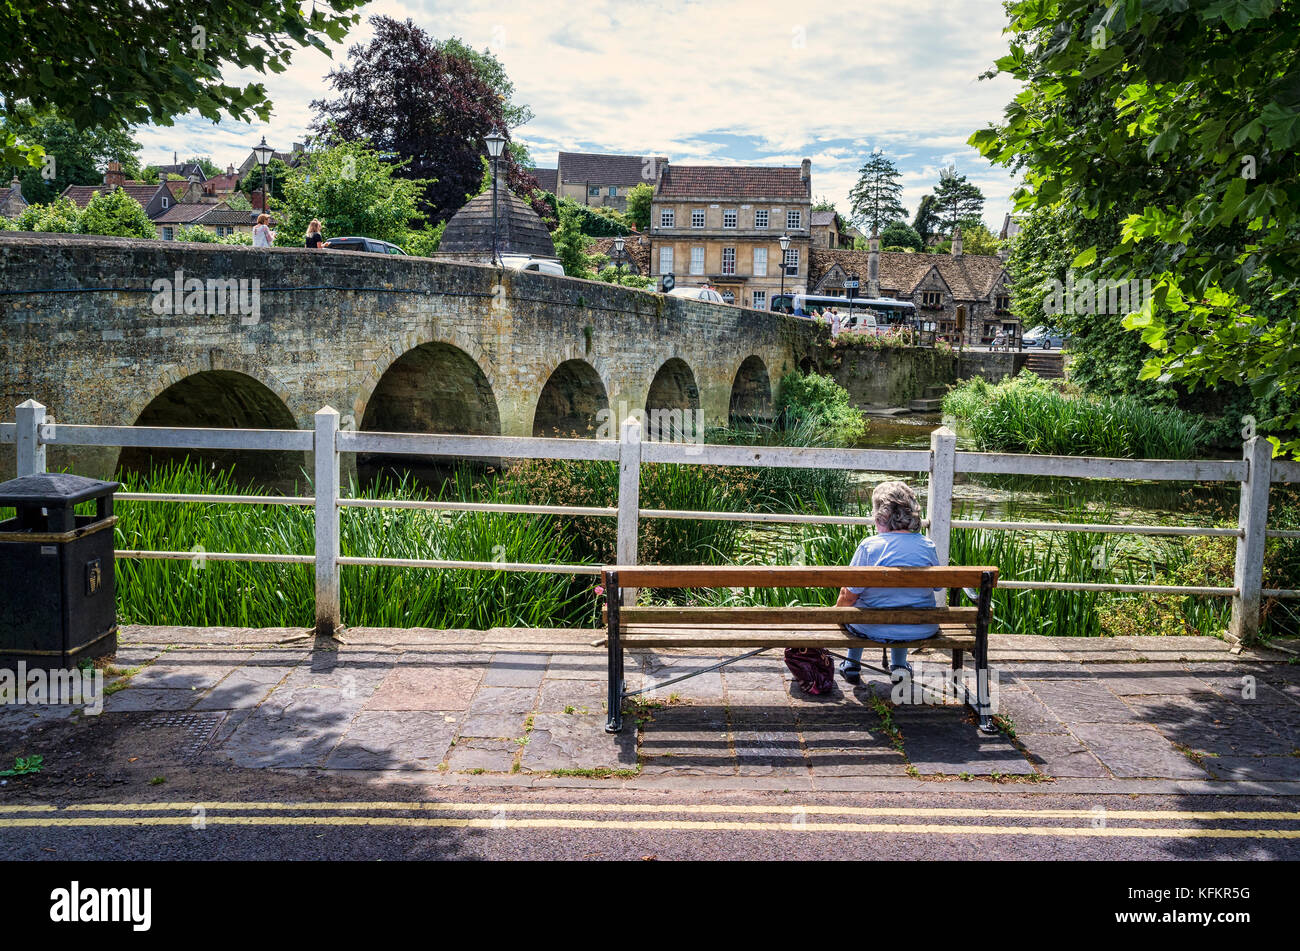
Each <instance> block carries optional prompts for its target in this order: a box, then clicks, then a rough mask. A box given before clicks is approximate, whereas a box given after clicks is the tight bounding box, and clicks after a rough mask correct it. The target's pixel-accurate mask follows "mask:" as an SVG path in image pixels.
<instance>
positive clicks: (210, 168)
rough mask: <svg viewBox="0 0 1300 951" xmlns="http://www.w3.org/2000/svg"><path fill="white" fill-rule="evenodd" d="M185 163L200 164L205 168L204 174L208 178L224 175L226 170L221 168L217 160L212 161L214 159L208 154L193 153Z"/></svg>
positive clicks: (199, 165) (200, 166)
mask: <svg viewBox="0 0 1300 951" xmlns="http://www.w3.org/2000/svg"><path fill="white" fill-rule="evenodd" d="M183 164H185V165H198V167H199V168H201V169H203V175H204V177H206V178H213V177H215V176H217V175H224V174H225V172H226V170H225V169H223V168H221V167H220V166H219V165H217V163H216V162H214V161H212V159H210V158H209V157H208V156H206V155H192V156H190V157H189V158H187V159H186V160H185V161H184V163H183Z"/></svg>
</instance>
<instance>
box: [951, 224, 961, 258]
mask: <svg viewBox="0 0 1300 951" xmlns="http://www.w3.org/2000/svg"><path fill="white" fill-rule="evenodd" d="M952 256H953V257H955V258H959V257H961V228H960V226H959V227H955V228H953V229H952Z"/></svg>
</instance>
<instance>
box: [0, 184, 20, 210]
mask: <svg viewBox="0 0 1300 951" xmlns="http://www.w3.org/2000/svg"><path fill="white" fill-rule="evenodd" d="M13 190H14V189H13V186H12V185H9V186H6V187H4V188H0V208H3V207H4V206H5V205H6V204H7V203H8V201H9V197H10V195H12V194H13ZM18 194H19V197H20V198H21V197H22V190H21V189H19V193H18ZM25 200H26V199H24V201H25Z"/></svg>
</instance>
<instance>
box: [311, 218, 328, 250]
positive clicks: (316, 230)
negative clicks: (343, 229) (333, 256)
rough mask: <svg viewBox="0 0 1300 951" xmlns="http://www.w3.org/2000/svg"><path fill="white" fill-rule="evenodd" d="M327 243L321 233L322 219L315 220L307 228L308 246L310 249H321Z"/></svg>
mask: <svg viewBox="0 0 1300 951" xmlns="http://www.w3.org/2000/svg"><path fill="white" fill-rule="evenodd" d="M324 241H325V236H324V235H322V234H321V233H320V219H318V218H313V219H312V220H311V224H309V225H308V226H307V241H306V246H307V247H309V248H319V247H320V246H321V245H322V244H323V243H324Z"/></svg>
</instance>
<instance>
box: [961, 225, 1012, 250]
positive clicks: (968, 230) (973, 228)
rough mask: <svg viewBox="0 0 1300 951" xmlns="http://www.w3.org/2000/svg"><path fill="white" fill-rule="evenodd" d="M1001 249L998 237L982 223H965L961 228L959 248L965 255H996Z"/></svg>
mask: <svg viewBox="0 0 1300 951" xmlns="http://www.w3.org/2000/svg"><path fill="white" fill-rule="evenodd" d="M1001 247H1002V242H1001V241H999V240H998V236H997V235H995V234H994V233H993V232H992V231H990V230H989V229H988V227H987V226H986V225H985V224H984V223H983V222H982V221H974V222H967V223H966V224H964V225H962V226H961V248H962V251H963V252H965V253H966V254H997V253H998V251H999V250H1000V249H1001Z"/></svg>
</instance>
